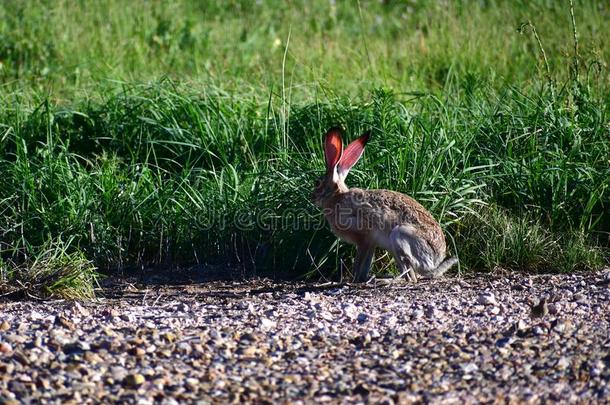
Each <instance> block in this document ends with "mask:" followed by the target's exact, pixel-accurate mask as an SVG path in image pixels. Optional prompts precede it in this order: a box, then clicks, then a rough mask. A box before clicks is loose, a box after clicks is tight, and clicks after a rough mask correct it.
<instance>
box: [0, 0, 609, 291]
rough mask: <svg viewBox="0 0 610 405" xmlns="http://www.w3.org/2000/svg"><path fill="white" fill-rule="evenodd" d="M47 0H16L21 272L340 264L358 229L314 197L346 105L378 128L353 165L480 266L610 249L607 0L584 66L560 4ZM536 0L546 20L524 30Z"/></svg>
mask: <svg viewBox="0 0 610 405" xmlns="http://www.w3.org/2000/svg"><path fill="white" fill-rule="evenodd" d="M26 3H27V2H26ZM26 3H20V2H19V3H18V2H15V3H11V2H8V3H4V4H3V5H0V17H2V16H4V17H10V18H0V33H1V35H2V36H3V38H4V39H5V41H4V42H2V41H0V43H2V44H3V45H0V60H1V61H2V64H3V67H2V69H1V70H0V76H2V80H3V81H4V84H3V87H2V88H1V91H0V99H2V102H3V105H4V108H2V109H1V110H0V141H1V142H0V270H2V272H1V275H2V278H3V279H4V280H5V281H9V282H10V283H13V284H15V283H21V284H22V285H27V284H28V283H29V284H31V285H37V284H42V282H41V281H40V280H43V281H44V280H46V284H45V285H46V286H47V287H48V286H49V285H51V286H52V285H55V286H56V287H57V288H47V289H46V290H45V292H46V293H49V294H62V292H61V291H65V292H64V294H68V295H69V296H75V295H77V293H76V291H77V289H76V288H74V286H75V285H77V284H78V283H79V282H80V283H84V284H86V285H88V286H89V287H90V286H91V285H92V283H94V281H95V278H96V275H95V274H96V273H95V268H98V269H102V270H103V271H112V270H117V269H121V270H124V269H136V268H145V269H152V268H159V267H160V268H170V267H181V266H190V265H192V264H195V263H203V264H219V265H222V266H225V267H227V268H237V269H240V271H242V272H244V274H259V275H270V276H274V277H294V276H298V275H304V274H312V273H315V274H323V275H331V274H332V273H333V272H335V271H337V270H338V269H341V268H342V266H343V265H344V264H349V263H342V262H340V260H341V259H340V258H349V257H350V255H349V249H351V248H350V247H349V246H346V245H344V244H338V243H337V241H336V239H335V237H334V236H333V235H332V234H331V233H330V232H329V231H328V228H327V226H326V225H325V223H324V221H323V218H322V217H321V214H320V213H319V211H318V210H317V209H316V208H315V207H314V206H313V204H312V203H311V201H310V197H309V196H310V193H311V187H312V181H313V179H314V178H315V177H316V176H317V175H318V174H319V173H320V172H321V171H322V170H323V163H322V149H321V144H320V142H321V136H322V134H323V133H324V131H325V130H326V129H327V128H328V127H330V126H333V125H342V126H343V127H344V128H345V129H346V132H347V133H348V134H349V136H352V137H353V136H356V135H358V134H360V133H361V132H363V131H365V130H372V138H371V139H372V140H371V142H370V144H369V146H368V147H367V151H366V153H365V156H364V158H363V160H362V162H360V163H359V164H358V166H357V167H356V168H355V169H354V171H353V172H352V174H350V179H348V182H349V183H350V184H351V185H358V186H361V187H371V188H389V189H394V190H398V191H402V192H405V193H408V194H409V195H411V196H413V197H415V198H416V199H418V200H419V201H421V202H422V203H423V204H424V205H425V206H426V207H428V208H429V209H430V210H431V211H432V213H433V214H434V215H435V217H436V218H438V219H439V221H440V222H441V223H442V225H443V226H444V227H445V229H446V231H447V233H448V235H449V236H450V238H449V240H450V241H451V243H450V249H451V250H452V251H453V253H454V254H458V255H459V257H460V259H461V263H462V269H470V270H479V271H488V270H491V269H493V268H496V267H504V268H511V269H515V270H529V271H573V270H577V269H591V268H596V267H599V266H601V265H602V263H603V262H604V260H605V261H608V259H609V255H608V250H607V248H608V243H609V242H608V235H609V233H610V217H609V214H608V206H609V204H610V194H609V193H610V191H609V190H608V187H609V185H610V169H609V167H610V161H609V160H608V156H610V143H609V142H608V133H609V130H610V128H609V127H608V122H609V119H608V116H609V105H610V103H609V102H608V101H609V100H610V93H608V91H609V90H608V89H609V88H608V86H607V83H606V81H605V80H600V81H597V80H598V79H599V78H603V77H605V76H604V75H606V76H607V70H604V69H605V68H604V66H603V63H604V61H605V60H606V59H604V58H607V55H606V52H607V49H605V48H602V47H601V45H600V47H599V49H597V48H596V46H597V45H596V44H598V45H599V44H600V43H598V39H599V37H598V36H599V35H600V33H601V32H604V31H605V30H607V29H608V28H607V26H606V25H605V24H602V23H601V22H602V20H603V16H604V15H607V13H608V12H609V11H608V9H607V8H605V6H604V5H601V6H600V5H597V4H594V3H586V2H583V3H578V4H577V6H578V7H576V9H575V10H576V18H578V19H580V21H582V22H583V26H584V27H586V29H582V30H580V31H579V35H580V37H579V39H580V44H581V46H580V52H581V53H580V54H579V55H576V58H579V59H578V60H579V62H580V71H581V74H580V75H574V74H573V73H571V71H570V69H569V68H565V67H563V65H565V63H563V62H565V60H566V59H565V58H563V57H562V55H561V51H562V50H563V49H564V48H565V46H566V45H565V44H566V41H565V40H566V38H570V31H569V30H567V29H566V30H562V29H560V28H559V27H558V26H557V24H552V22H554V20H553V19H554V18H555V19H556V18H559V17H560V16H561V18H563V19H565V20H566V22H567V21H568V18H569V14H568V13H567V10H566V8H565V7H558V6H556V5H555V3H552V4H550V3H549V4H546V3H544V2H524V3H523V4H522V3H518V4H517V3H515V4H514V5H512V6H508V5H507V4H506V3H504V2H499V3H498V4H495V3H493V2H492V3H493V4H491V3H490V4H489V7H488V6H486V5H485V4H483V3H459V2H458V3H451V4H445V3H444V2H440V1H439V2H435V3H429V2H421V3H420V2H410V3H397V4H393V3H390V4H386V2H381V3H379V2H371V3H368V2H361V7H360V9H358V7H357V6H356V4H354V5H351V6H349V5H347V4H346V3H343V2H337V3H334V2H328V3H327V2H322V1H319V2H311V3H310V2H307V3H305V2H303V3H300V2H298V3H297V4H296V6H298V7H296V6H295V7H294V8H289V9H288V8H286V7H280V5H279V4H276V3H274V2H269V3H265V2H263V4H262V5H257V3H251V2H233V3H232V4H233V8H232V12H228V11H227V10H226V9H225V8H223V7H221V4H220V3H215V2H205V3H201V5H199V6H195V5H194V3H190V2H184V3H182V2H177V3H166V2H157V3H152V4H153V6H152V7H150V8H146V7H140V8H131V7H122V5H123V4H122V2H119V1H116V2H110V3H108V4H106V5H105V6H103V7H102V6H101V5H100V4H101V3H100V4H98V3H92V4H91V5H90V7H89V6H88V7H85V6H84V5H83V4H81V3H72V2H65V3H61V2H60V3H56V2H49V4H47V7H46V8H43V7H39V6H35V5H33V4H30V7H26V6H25V4H26ZM487 3H489V2H487ZM68 5H70V6H74V9H73V11H71V12H70V13H68V12H67V7H68ZM492 5H493V7H491V6H492ZM299 7H300V9H299ZM297 9H298V10H297ZM195 16H197V17H201V18H195ZM534 16H535V17H536V18H535V19H534V18H533V17H534ZM526 17H527V18H526ZM528 18H531V19H532V21H534V23H535V28H536V33H537V35H538V36H537V37H533V38H529V37H521V36H519V35H518V33H517V30H516V28H517V27H519V22H522V21H523V20H526V19H528ZM257 19H258V20H257ZM43 20H45V21H47V20H49V21H51V22H55V23H57V24H59V25H62V30H59V28H56V27H57V25H56V24H39V23H40V22H41V21H43ZM254 20H256V21H258V23H257V24H256V25H251V24H249V23H248V22H251V21H254ZM85 22H87V23H86V24H85ZM134 22H135V23H134ZM85 26H88V27H89V29H88V30H84V29H83V27H85ZM247 26H252V27H255V28H252V29H247V28H244V27H247ZM533 26H534V25H533V24H530V25H529V27H530V28H529V30H531V27H533ZM62 32H63V33H64V34H62ZM522 32H523V33H529V32H530V31H528V28H527V27H525V28H524V30H522ZM204 33H205V35H204ZM288 33H290V41H289V42H288V41H287V38H288ZM62 35H68V36H72V37H73V38H78V40H74V41H67V40H66V39H65V37H62ZM43 38H44V40H42V39H43ZM536 38H538V41H537V40H536ZM221 39H222V41H221ZM278 41H279V42H278ZM91 44H93V46H91ZM227 44H231V46H228V45H227ZM582 44H587V45H588V46H587V47H584V46H582ZM542 49H544V50H545V55H546V56H545V59H546V64H545V62H544V61H543V60H542V59H540V63H538V62H537V60H538V58H539V57H541V55H542V54H541V50H542ZM565 49H567V48H565ZM586 49H589V50H592V51H591V52H597V53H595V54H594V55H593V54H587V51H586ZM596 49H597V51H596ZM263 55H264V56H263ZM102 61H109V63H102ZM594 62H595V63H594ZM562 63H563V64H562ZM567 65H568V66H570V64H569V63H568V64H567ZM545 66H546V67H548V70H547V68H546V67H545ZM572 66H573V64H572ZM585 66H586V67H587V69H586V70H585V68H584V67H585ZM600 66H601V68H602V69H599V67H600ZM45 69H46V70H45ZM70 69H73V70H70ZM538 70H540V72H538ZM70 72H72V73H70ZM74 72H78V74H77V73H74ZM572 72H573V71H572ZM585 72H588V74H585ZM167 73H170V74H169V76H170V77H172V76H173V77H174V79H171V78H170V77H167V76H166V77H164V78H161V79H158V80H152V81H150V82H148V83H141V82H142V81H143V80H148V79H150V78H155V77H157V78H158V77H159V75H165V74H167ZM110 78H111V79H120V80H111V81H109V80H106V79H110ZM124 79H129V81H127V82H126V81H124ZM312 81H315V82H317V83H316V84H311V82H312ZM138 82H140V83H139V84H138ZM67 100H69V101H67ZM62 241H68V242H62ZM50 252H55V253H50ZM385 260H386V259H385V258H382V261H384V262H385ZM41 263H42V264H44V266H42V267H46V268H48V269H49V271H48V272H46V273H45V272H43V271H42V270H41V268H42V267H41ZM53 263H56V264H53ZM57 263H59V264H57ZM70 263H72V266H68V265H69V264H70ZM384 267H387V266H384ZM200 268H202V269H205V266H201V267H200ZM28 269H29V271H28ZM61 269H65V272H62V271H64V270H61ZM60 270H61V271H60ZM76 274H82V275H83V276H82V277H80V276H79V277H77V276H75V275H76ZM28 275H29V276H31V278H29V279H28V278H27V277H28ZM28 280H29V281H28ZM32 280H38V281H32ZM83 291H84V295H90V292H91V291H92V290H90V289H85V290H83Z"/></svg>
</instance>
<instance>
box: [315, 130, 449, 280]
mask: <svg viewBox="0 0 610 405" xmlns="http://www.w3.org/2000/svg"><path fill="white" fill-rule="evenodd" d="M331 131H334V134H336V136H339V133H338V130H337V129H333V130H331ZM331 131H329V134H332V133H333V132H331ZM329 134H327V141H326V142H327V144H328V142H329V136H333V135H329ZM367 140H368V135H365V136H363V137H361V138H359V139H358V141H359V142H358V143H356V141H355V142H353V143H352V144H350V145H349V146H348V147H347V149H346V151H345V153H344V154H343V155H344V156H345V157H343V156H342V154H341V150H342V143H337V140H334V142H335V143H337V144H338V145H340V147H336V148H335V147H334V146H333V145H330V146H327V147H326V148H325V151H326V154H327V169H328V170H327V174H326V176H324V177H323V178H322V179H320V180H319V184H318V186H317V187H316V190H315V191H314V196H313V197H314V200H315V202H316V204H317V205H318V206H319V207H320V208H322V209H323V211H324V215H325V216H326V219H327V220H328V222H329V224H330V227H331V229H332V231H333V233H334V234H335V235H337V236H338V237H339V238H341V239H343V240H344V241H346V242H349V243H351V244H354V245H356V247H357V249H358V254H357V256H356V260H355V263H354V277H355V280H356V281H358V282H362V281H366V279H367V277H368V272H369V270H370V267H371V263H372V260H373V256H374V253H375V248H376V247H381V248H383V249H385V250H387V251H389V252H391V253H392V255H393V256H394V258H395V260H396V263H397V265H398V267H399V268H400V270H401V273H403V274H408V276H409V278H411V279H413V280H415V279H416V276H415V272H417V273H419V274H421V275H423V276H426V277H436V276H439V275H441V274H443V273H444V272H445V271H447V270H448V269H449V268H450V267H451V266H453V265H454V264H455V263H457V260H456V259H455V258H451V259H448V260H444V259H445V255H446V243H445V236H444V234H443V231H442V229H441V227H440V225H439V224H438V222H436V220H435V219H434V218H433V217H432V215H431V214H430V213H429V212H428V211H427V210H426V209H425V208H424V207H423V206H422V205H421V204H419V203H418V202H417V201H415V200H414V199H412V198H411V197H409V196H407V195H404V194H401V193H398V192H395V191H390V190H362V189H358V188H353V189H348V188H347V186H346V185H345V182H344V178H345V176H346V175H347V172H349V169H350V168H351V167H352V166H353V165H354V164H355V163H356V162H357V161H358V159H359V158H360V156H361V155H362V151H363V149H364V145H365V144H366V141H367ZM332 141H333V140H332V138H331V140H330V142H332ZM339 142H340V137H339ZM334 149H336V150H337V151H338V154H339V157H336V156H332V151H333V150H334ZM329 155H331V156H329ZM342 165H343V166H342Z"/></svg>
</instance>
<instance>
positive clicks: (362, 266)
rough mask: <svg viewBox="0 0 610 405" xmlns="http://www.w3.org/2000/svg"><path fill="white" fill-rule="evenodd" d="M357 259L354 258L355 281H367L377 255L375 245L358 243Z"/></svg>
mask: <svg viewBox="0 0 610 405" xmlns="http://www.w3.org/2000/svg"><path fill="white" fill-rule="evenodd" d="M357 249H358V251H357V253H356V259H355V260H354V282H356V283H364V282H365V281H367V279H368V276H369V271H370V270H371V264H372V262H373V256H374V255H375V246H372V245H358V246H357Z"/></svg>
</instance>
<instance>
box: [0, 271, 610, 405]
mask: <svg viewBox="0 0 610 405" xmlns="http://www.w3.org/2000/svg"><path fill="white" fill-rule="evenodd" d="M605 277H607V276H606V274H605V273H601V272H597V273H596V272H591V273H578V274H571V275H553V276H546V275H540V276H538V275H536V276H527V275H519V274H504V275H502V276H489V275H481V276H475V277H473V276H466V277H465V278H466V280H463V279H462V280H456V279H454V278H451V277H448V278H444V279H443V278H441V279H434V280H421V281H419V282H418V283H416V284H407V285H406V287H405V286H404V285H401V284H400V283H396V284H395V285H391V286H383V287H380V286H378V285H377V286H375V285H371V286H345V287H341V288H337V287H336V286H332V287H330V288H326V287H322V286H319V287H318V286H316V285H312V284H310V285H307V284H303V283H293V284H290V283H286V284H274V283H272V282H270V281H267V280H254V281H246V282H224V283H223V282H218V283H210V284H202V285H189V286H187V287H170V286H167V287H156V289H155V290H148V291H140V290H137V289H135V288H132V289H130V290H129V294H127V295H125V297H124V298H105V299H102V300H100V301H99V302H92V303H87V304H86V306H85V305H84V304H80V303H69V302H61V301H58V302H10V301H9V302H3V303H0V313H1V314H2V321H1V322H0V398H3V399H6V400H8V401H10V400H12V399H14V400H17V398H19V399H21V398H24V401H25V402H29V403H63V402H66V403H70V401H72V403H75V402H86V400H87V399H89V398H91V399H92V400H93V402H102V403H140V404H148V403H168V404H171V403H192V402H197V401H201V403H233V402H244V403H316V402H324V401H326V402H328V403H362V402H367V403H368V402H371V403H378V402H379V403H387V404H391V403H413V402H415V403H493V402H508V403H528V402H535V403H538V402H543V403H574V402H580V403H596V402H599V399H600V398H602V397H603V396H604V395H608V394H610V390H609V389H608V388H607V381H608V380H609V379H610V370H609V368H610V354H609V352H608V348H607V343H608V341H607V335H608V330H610V319H609V318H608V316H607V313H608V312H607V311H608V304H607V299H608V294H607V292H606V290H607V288H606V287H598V288H597V289H594V288H591V286H603V285H605V284H603V283H604V282H605V281H604V280H605ZM516 287H519V288H516ZM261 290H264V291H265V292H264V293H261V292H260V291H261ZM541 297H544V299H545V300H546V299H547V298H548V301H549V302H548V311H547V310H546V309H545V305H544V303H545V302H546V301H545V302H543V305H541V306H540V309H541V310H540V311H538V310H535V311H534V313H532V309H533V307H534V306H536V303H538V304H540V302H542V299H540V298H541ZM30 314H34V316H30ZM538 314H540V315H538Z"/></svg>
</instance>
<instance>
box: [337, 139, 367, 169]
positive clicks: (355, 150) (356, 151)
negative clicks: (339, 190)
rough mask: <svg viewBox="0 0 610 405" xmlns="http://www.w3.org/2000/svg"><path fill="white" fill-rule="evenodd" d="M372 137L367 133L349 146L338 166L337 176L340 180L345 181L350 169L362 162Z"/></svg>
mask: <svg viewBox="0 0 610 405" xmlns="http://www.w3.org/2000/svg"><path fill="white" fill-rule="evenodd" d="M370 136H371V133H370V132H365V133H364V134H363V135H361V136H360V137H359V138H358V139H356V140H354V141H353V142H352V143H350V144H349V145H347V147H346V148H345V151H344V152H343V154H342V155H341V158H340V159H339V163H338V164H337V174H338V175H339V178H340V179H342V180H344V179H345V177H347V174H348V173H349V171H350V169H351V168H352V167H353V166H354V165H355V164H356V163H357V162H358V160H360V157H361V156H362V152H364V147H365V146H366V143H367V142H368V141H369V137H370Z"/></svg>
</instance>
